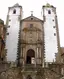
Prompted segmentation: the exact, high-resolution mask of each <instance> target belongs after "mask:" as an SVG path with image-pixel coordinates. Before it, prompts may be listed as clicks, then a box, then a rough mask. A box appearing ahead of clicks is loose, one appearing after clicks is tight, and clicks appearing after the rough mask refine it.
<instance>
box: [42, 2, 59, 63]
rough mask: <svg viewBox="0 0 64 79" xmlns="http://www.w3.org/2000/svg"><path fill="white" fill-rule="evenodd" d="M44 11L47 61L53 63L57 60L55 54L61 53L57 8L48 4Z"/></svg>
mask: <svg viewBox="0 0 64 79" xmlns="http://www.w3.org/2000/svg"><path fill="white" fill-rule="evenodd" d="M42 9H43V18H44V49H45V61H46V62H49V61H50V62H52V61H53V59H55V53H59V48H60V44H59V43H60V42H59V33H58V23H57V15H56V8H55V7H54V6H52V5H50V4H48V3H47V4H46V5H45V6H43V7H42ZM50 57H52V58H50Z"/></svg>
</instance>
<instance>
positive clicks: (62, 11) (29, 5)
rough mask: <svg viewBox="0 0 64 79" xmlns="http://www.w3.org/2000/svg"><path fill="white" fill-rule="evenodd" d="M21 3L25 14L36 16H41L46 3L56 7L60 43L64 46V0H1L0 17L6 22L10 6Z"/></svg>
mask: <svg viewBox="0 0 64 79" xmlns="http://www.w3.org/2000/svg"><path fill="white" fill-rule="evenodd" d="M16 3H19V4H20V5H21V6H22V7H23V16H24V17H27V16H30V14H31V13H30V12H31V11H34V12H33V14H34V16H36V17H39V18H41V10H42V6H43V5H45V4H46V3H50V4H51V5H53V6H55V7H56V12H57V16H58V26H59V33H60V45H61V46H64V0H1V1H0V18H1V19H3V20H4V22H5V23H6V17H7V13H8V7H11V6H13V5H14V4H16Z"/></svg>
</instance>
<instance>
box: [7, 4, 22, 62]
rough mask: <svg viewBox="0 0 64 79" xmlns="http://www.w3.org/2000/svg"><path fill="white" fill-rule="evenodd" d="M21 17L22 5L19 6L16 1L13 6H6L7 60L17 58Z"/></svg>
mask: <svg viewBox="0 0 64 79" xmlns="http://www.w3.org/2000/svg"><path fill="white" fill-rule="evenodd" d="M21 19H22V6H20V5H19V4H18V3H17V4H15V5H14V6H12V7H9V8H8V15H7V22H6V27H7V33H6V50H7V57H6V58H7V61H13V62H15V61H16V60H17V53H18V46H19V45H18V41H19V32H20V20H21Z"/></svg>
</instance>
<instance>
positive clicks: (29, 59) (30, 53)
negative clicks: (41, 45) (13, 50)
mask: <svg viewBox="0 0 64 79" xmlns="http://www.w3.org/2000/svg"><path fill="white" fill-rule="evenodd" d="M34 63H35V52H34V50H33V49H29V50H28V51H27V56H26V64H34Z"/></svg>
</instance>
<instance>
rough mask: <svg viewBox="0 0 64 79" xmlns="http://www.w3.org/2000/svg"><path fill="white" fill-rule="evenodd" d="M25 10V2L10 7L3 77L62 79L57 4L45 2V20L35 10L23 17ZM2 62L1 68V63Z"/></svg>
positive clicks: (43, 10)
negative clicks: (55, 5)
mask: <svg viewBox="0 0 64 79" xmlns="http://www.w3.org/2000/svg"><path fill="white" fill-rule="evenodd" d="M22 13H23V11H22V6H20V5H19V4H15V5H14V6H12V7H9V8H8V14H7V21H6V35H5V51H6V52H5V57H3V58H5V63H3V67H4V70H2V71H1V76H0V77H2V78H5V79H39V78H40V79H51V78H52V79H62V78H63V76H64V63H62V62H61V56H62V57H63V55H61V49H60V40H59V31H58V22H57V14H56V8H55V7H54V6H52V5H50V4H46V5H44V6H42V13H43V16H42V18H43V20H41V19H39V18H37V17H35V16H34V15H33V13H31V15H30V16H29V17H26V18H24V19H23V18H22ZM55 55H56V59H55ZM63 59H64V57H63ZM63 59H62V60H63ZM53 60H54V61H53ZM49 61H50V62H49ZM0 66H1V68H2V64H1V65H0ZM3 73H4V74H3ZM13 74H14V75H13ZM3 75H4V76H3Z"/></svg>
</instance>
